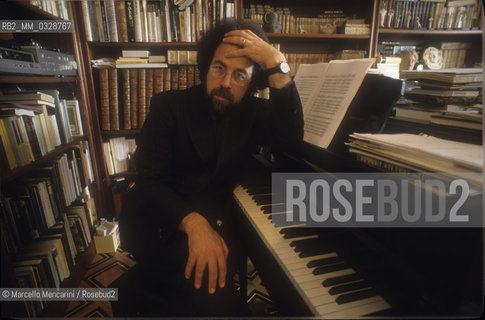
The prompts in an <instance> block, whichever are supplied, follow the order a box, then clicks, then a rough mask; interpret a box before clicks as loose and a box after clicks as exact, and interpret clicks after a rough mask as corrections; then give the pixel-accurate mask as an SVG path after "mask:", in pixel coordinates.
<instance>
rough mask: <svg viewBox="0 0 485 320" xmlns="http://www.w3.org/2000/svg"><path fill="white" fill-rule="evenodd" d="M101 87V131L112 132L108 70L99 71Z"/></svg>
mask: <svg viewBox="0 0 485 320" xmlns="http://www.w3.org/2000/svg"><path fill="white" fill-rule="evenodd" d="M99 86H100V88H99V96H100V99H99V100H100V105H101V129H102V130H110V114H109V111H110V107H109V81H108V69H99Z"/></svg>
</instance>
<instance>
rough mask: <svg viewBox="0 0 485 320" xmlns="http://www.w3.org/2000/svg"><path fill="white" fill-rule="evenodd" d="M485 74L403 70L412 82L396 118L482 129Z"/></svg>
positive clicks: (397, 110)
mask: <svg viewBox="0 0 485 320" xmlns="http://www.w3.org/2000/svg"><path fill="white" fill-rule="evenodd" d="M482 74H483V73H482V70H481V69H443V70H434V71H421V72H420V71H401V76H402V77H404V78H405V79H408V81H407V85H406V87H407V88H406V91H405V94H404V97H403V99H401V100H400V101H399V103H398V104H397V105H396V106H395V110H396V118H398V119H402V120H409V121H414V122H422V123H432V124H436V125H440V126H446V127H448V128H452V127H458V128H465V129H468V130H478V131H480V130H482V110H483V106H482V104H481V100H482V93H481V87H482ZM437 80H438V81H440V82H437Z"/></svg>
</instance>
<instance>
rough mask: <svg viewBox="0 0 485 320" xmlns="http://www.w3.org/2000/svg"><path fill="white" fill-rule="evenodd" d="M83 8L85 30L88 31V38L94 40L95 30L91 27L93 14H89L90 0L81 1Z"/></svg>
mask: <svg viewBox="0 0 485 320" xmlns="http://www.w3.org/2000/svg"><path fill="white" fill-rule="evenodd" d="M81 10H82V12H83V17H84V32H85V33H86V40H87V41H93V30H92V29H91V25H92V23H91V19H92V18H93V16H91V15H89V5H88V0H82V1H81Z"/></svg>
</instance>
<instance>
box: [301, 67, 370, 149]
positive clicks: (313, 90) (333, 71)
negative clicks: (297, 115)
mask: <svg viewBox="0 0 485 320" xmlns="http://www.w3.org/2000/svg"><path fill="white" fill-rule="evenodd" d="M373 62H374V60H349V61H332V62H330V63H322V64H313V65H305V64H303V65H300V67H299V69H298V72H297V74H296V76H295V84H296V87H297V89H298V93H299V94H300V99H301V101H302V106H303V116H304V120H305V135H304V140H305V141H307V142H309V143H312V144H314V145H317V146H319V147H322V148H327V147H328V145H329V144H330V142H331V141H332V138H333V136H334V135H335V132H336V131H337V128H338V127H339V126H340V123H341V122H342V119H343V117H344V115H345V113H346V111H347V109H348V107H349V105H350V103H351V102H352V99H353V98H354V96H355V94H356V93H357V90H358V89H359V87H360V85H361V83H362V80H363V79H364V76H365V74H366V72H367V70H368V69H369V68H370V66H371V65H372V64H373Z"/></svg>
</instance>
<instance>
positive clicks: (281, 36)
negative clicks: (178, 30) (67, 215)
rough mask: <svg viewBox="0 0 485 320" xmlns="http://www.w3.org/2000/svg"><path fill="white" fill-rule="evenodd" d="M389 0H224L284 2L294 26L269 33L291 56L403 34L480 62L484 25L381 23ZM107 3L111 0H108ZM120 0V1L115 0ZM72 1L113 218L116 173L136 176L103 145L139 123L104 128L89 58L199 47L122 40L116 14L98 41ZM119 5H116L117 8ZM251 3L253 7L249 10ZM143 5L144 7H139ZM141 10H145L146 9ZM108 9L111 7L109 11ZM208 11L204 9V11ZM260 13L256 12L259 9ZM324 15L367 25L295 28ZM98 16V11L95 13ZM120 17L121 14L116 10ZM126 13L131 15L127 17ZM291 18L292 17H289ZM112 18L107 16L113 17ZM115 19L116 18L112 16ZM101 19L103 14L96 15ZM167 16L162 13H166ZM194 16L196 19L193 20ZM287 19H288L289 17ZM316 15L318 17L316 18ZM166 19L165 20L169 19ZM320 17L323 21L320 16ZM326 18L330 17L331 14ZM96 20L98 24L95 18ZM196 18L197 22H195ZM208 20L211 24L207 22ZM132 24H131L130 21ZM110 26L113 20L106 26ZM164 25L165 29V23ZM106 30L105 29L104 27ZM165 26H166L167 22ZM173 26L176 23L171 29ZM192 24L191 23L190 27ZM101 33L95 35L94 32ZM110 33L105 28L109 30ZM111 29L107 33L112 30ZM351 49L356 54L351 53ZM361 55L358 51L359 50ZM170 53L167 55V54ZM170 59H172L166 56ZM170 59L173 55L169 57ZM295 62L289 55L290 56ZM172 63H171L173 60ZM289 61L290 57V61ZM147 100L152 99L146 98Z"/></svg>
mask: <svg viewBox="0 0 485 320" xmlns="http://www.w3.org/2000/svg"><path fill="white" fill-rule="evenodd" d="M385 1H389V0H364V1H356V0H341V1H337V0H332V1H325V2H323V3H322V2H321V1H318V0H302V1H298V2H295V1H291V0H277V1H270V0H267V1H256V0H234V1H224V2H223V3H224V4H226V3H230V4H232V3H233V4H234V5H233V8H234V11H233V12H234V13H233V15H234V17H236V18H239V19H251V20H255V21H259V22H261V18H262V17H261V16H259V17H258V16H257V13H258V12H257V7H258V6H261V7H262V8H264V6H265V5H266V6H270V7H272V8H280V18H281V16H282V13H285V14H286V15H287V16H293V18H292V19H294V20H293V27H292V28H293V31H291V27H289V25H288V27H287V30H286V31H285V30H284V28H285V26H284V25H285V23H283V21H285V20H281V21H282V29H283V30H282V31H283V32H281V33H277V32H267V35H268V37H269V39H270V41H271V42H272V43H277V44H279V46H280V49H281V51H282V52H284V53H287V54H288V60H292V59H293V62H294V63H296V62H295V61H294V59H299V58H298V54H312V55H314V56H320V57H321V59H322V60H325V61H328V60H331V59H336V58H341V57H342V56H345V54H347V55H348V56H347V57H348V58H353V57H357V56H360V57H375V56H376V55H377V53H378V45H379V42H381V41H383V40H389V41H392V40H401V41H403V42H404V43H405V44H408V43H411V44H416V43H418V44H419V45H420V46H427V45H431V44H436V43H439V42H451V41H469V42H471V43H472V45H471V47H470V49H468V52H467V57H466V64H467V66H473V65H474V64H476V63H478V62H481V34H482V32H481V30H480V29H473V30H461V29H460V30H457V29H450V30H443V29H434V30H427V29H426V30H425V29H419V30H418V29H396V28H382V27H380V26H379V24H380V21H379V19H380V9H381V7H382V3H383V2H385ZM105 2H107V3H109V1H105ZM86 3H87V4H88V5H89V4H90V2H89V1H87V2H86ZM165 3H166V1H163V0H162V1H161V2H160V4H161V6H162V7H161V11H160V12H161V13H160V15H162V14H163V7H164V5H165ZM201 3H202V2H201V1H200V0H199V1H194V6H195V7H194V8H196V6H197V5H199V6H200V5H201ZM203 3H207V6H208V7H206V8H205V9H204V10H207V8H212V9H214V11H211V10H212V9H211V10H209V11H210V12H213V13H214V12H216V11H215V10H216V7H215V6H213V5H214V4H215V3H219V2H217V1H205V2H203ZM116 5H119V4H116ZM74 6H75V7H76V12H77V15H78V19H77V20H78V21H79V23H80V24H79V29H80V30H87V29H89V28H87V26H86V24H87V23H89V24H90V27H91V28H90V30H91V34H87V33H86V32H80V37H81V48H82V51H83V57H84V61H85V62H84V67H85V69H86V75H87V86H88V94H87V96H88V97H89V101H90V103H91V105H93V106H94V107H93V110H97V112H94V113H93V114H92V118H91V121H92V123H93V126H94V127H93V133H94V136H95V137H97V139H98V140H99V142H98V143H97V145H96V146H95V148H96V149H97V152H96V156H97V157H98V158H97V162H98V163H99V164H100V171H101V174H100V175H101V176H102V181H101V184H102V186H101V189H102V190H103V191H102V192H103V195H104V196H103V199H104V200H105V202H104V203H103V204H102V207H103V213H105V214H106V216H105V217H106V218H111V217H112V216H113V215H114V214H113V212H114V211H113V210H114V205H113V201H112V194H111V187H112V184H113V182H114V180H117V179H120V178H121V179H123V178H125V179H132V178H133V177H134V176H136V175H135V174H134V173H132V172H121V173H116V174H113V175H110V174H108V167H107V165H106V163H105V160H104V158H103V150H102V148H103V147H102V142H105V141H109V140H110V139H112V138H118V137H126V138H134V137H136V136H137V135H138V134H139V132H140V128H131V129H126V128H122V127H121V122H120V129H119V130H105V129H103V128H102V123H101V118H102V113H101V105H100V92H99V91H100V90H99V84H100V81H99V70H97V69H94V68H91V67H90V60H92V59H99V58H101V57H110V58H115V59H116V58H118V57H120V56H121V52H122V50H148V51H150V53H151V54H154V55H168V51H170V50H196V42H195V41H193V40H192V41H173V40H172V41H168V40H167V38H166V35H165V36H162V41H152V40H150V39H148V38H145V39H143V38H140V39H134V40H137V41H122V38H121V37H120V34H121V32H127V31H121V30H122V29H123V28H122V27H121V28H120V25H119V23H120V21H121V20H122V19H124V18H121V20H120V19H118V18H115V21H116V22H117V23H118V24H117V31H118V40H119V41H100V40H99V33H100V32H103V31H104V30H103V27H102V28H101V29H99V24H98V25H97V26H96V24H95V22H93V20H94V19H91V20H89V21H86V20H85V19H83V16H84V15H83V4H82V2H81V3H79V2H78V3H75V4H74ZM115 9H117V7H116V8H115ZM250 9H251V10H250ZM84 10H88V11H89V10H99V9H97V8H92V9H91V8H89V7H88V8H87V9H86V8H85V9H84ZM141 10H142V11H143V9H141ZM197 10H198V9H194V10H193V11H192V12H197ZM142 11H141V12H142ZM107 12H108V11H107ZM205 13H206V11H203V14H205ZM255 14H256V15H255ZM319 15H321V17H320V18H325V19H326V18H328V17H330V16H332V15H333V16H334V17H335V16H342V15H343V16H346V17H348V18H351V19H353V21H352V24H350V25H351V26H352V25H354V26H356V25H358V26H359V27H362V28H363V29H362V30H360V32H357V34H355V32H352V30H347V31H348V32H347V33H346V29H345V25H339V26H338V28H336V33H321V32H319V31H320V30H319V31H318V32H314V31H315V30H313V31H312V30H310V29H308V30H309V31H308V32H305V33H299V32H295V30H296V28H295V23H296V21H297V19H301V18H305V19H307V18H312V19H317V18H318V16H319ZM94 16H95V15H94ZM117 17H118V16H117ZM127 19H128V18H127ZM285 19H290V18H288V17H287V18H285ZM109 20H110V19H107V22H109ZM111 20H112V18H111ZM98 21H99V20H98ZM162 21H163V19H162ZM194 21H196V20H194ZM286 21H287V22H286V23H288V21H291V19H290V20H286ZM299 21H300V22H302V23H307V22H308V20H299ZM315 21H317V20H315ZM165 22H166V21H165ZM320 22H321V21H320ZM324 22H328V19H327V20H325V21H324ZM93 23H94V24H93ZM196 23H197V22H196ZM147 24H148V27H149V28H151V30H153V25H151V24H150V23H149V22H147ZM209 25H210V23H208V24H207V26H209ZM127 27H129V25H128V26H127ZM108 28H109V26H108ZM133 28H134V27H133ZM161 28H162V31H163V29H164V27H163V25H162V27H161ZM101 30H103V31H101ZM165 30H167V27H165ZM172 30H173V29H172ZM192 30H193V29H192ZM93 32H94V33H96V32H97V33H98V36H96V35H95V34H94V33H93ZM105 34H106V32H105ZM108 35H109V33H108ZM199 35H200V34H199V33H197V36H195V37H193V38H195V39H197V37H198V36H199ZM343 50H350V53H349V52H344V51H343ZM352 54H353V55H352ZM356 55H357V56H356ZM167 58H168V57H167ZM168 60H170V59H168ZM169 62H170V61H169ZM289 62H291V61H289ZM169 66H170V63H169ZM290 66H292V65H291V63H290ZM295 67H296V64H294V65H293V70H296V68H295ZM121 79H122V77H121V74H120V72H119V71H118V84H120V83H121V81H122V80H121ZM118 90H119V91H118V97H119V99H121V95H120V94H121V91H122V90H121V89H119V88H118ZM147 104H148V102H147Z"/></svg>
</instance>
